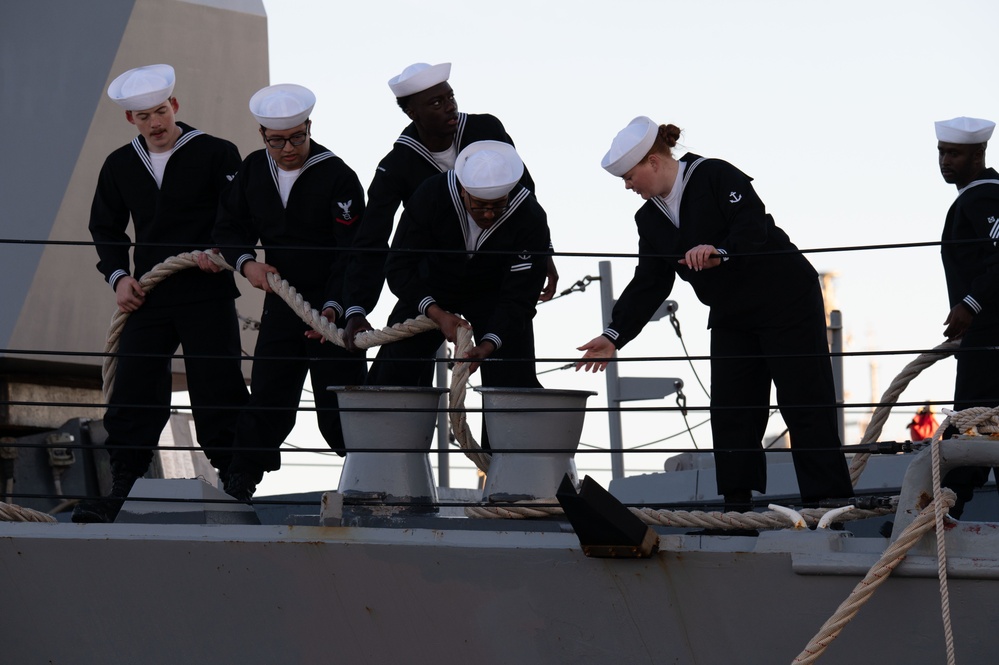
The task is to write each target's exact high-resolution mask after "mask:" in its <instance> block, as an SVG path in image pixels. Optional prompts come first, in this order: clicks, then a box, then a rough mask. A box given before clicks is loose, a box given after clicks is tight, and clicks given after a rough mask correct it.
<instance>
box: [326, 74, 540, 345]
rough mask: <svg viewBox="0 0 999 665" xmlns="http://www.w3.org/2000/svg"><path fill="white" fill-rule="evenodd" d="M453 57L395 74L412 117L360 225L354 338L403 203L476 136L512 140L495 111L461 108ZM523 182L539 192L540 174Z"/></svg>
mask: <svg viewBox="0 0 999 665" xmlns="http://www.w3.org/2000/svg"><path fill="white" fill-rule="evenodd" d="M450 74H451V63H442V64H439V65H428V64H426V63H416V64H413V65H410V66H409V67H407V68H406V69H405V70H403V72H402V73H401V74H399V75H398V76H395V77H393V78H392V79H391V80H389V82H388V85H389V88H390V89H391V90H392V93H393V94H394V95H395V96H396V101H397V102H398V104H399V106H400V107H401V108H402V110H403V111H404V112H405V113H406V115H407V116H409V118H410V119H411V120H412V123H410V124H409V126H407V127H406V128H405V129H404V130H403V132H402V134H401V135H400V136H399V138H398V139H396V142H395V144H394V145H393V146H392V150H391V152H389V153H388V154H387V155H386V156H385V157H384V158H382V160H381V162H380V163H379V164H378V168H377V169H376V170H375V176H374V178H373V179H372V180H371V185H370V186H369V187H368V206H367V211H366V213H365V216H364V221H363V223H362V224H361V225H360V228H359V229H358V230H357V236H356V237H355V239H354V246H355V247H358V248H361V249H364V250H366V251H362V252H356V253H354V254H353V255H352V256H351V258H350V261H349V263H348V267H347V285H346V294H345V298H346V301H347V302H346V304H347V311H346V315H347V327H346V330H345V335H344V337H345V338H346V339H347V342H348V346H352V345H353V340H354V336H355V335H356V334H357V333H358V332H361V331H364V330H370V329H371V325H370V324H369V323H368V320H367V315H368V314H370V313H371V311H372V310H373V309H374V307H375V304H376V303H377V302H378V297H379V295H380V294H381V291H382V286H383V284H384V283H385V276H384V267H385V256H386V255H385V253H383V252H379V251H374V250H380V249H382V250H387V249H388V245H389V237H390V236H391V235H392V225H393V221H394V219H395V214H396V211H397V210H398V209H399V204H400V203H401V204H402V205H403V206H406V205H408V204H409V199H410V197H411V196H412V195H413V192H415V191H416V189H417V187H419V186H420V184H421V183H422V182H423V181H424V180H426V179H427V178H429V177H431V176H433V175H436V174H439V173H443V172H445V171H448V170H450V169H452V168H454V163H455V158H456V157H457V155H458V153H459V152H460V151H461V150H463V149H464V148H465V147H467V146H468V145H469V144H471V143H474V142H476V141H485V140H492V141H503V142H504V143H509V144H510V145H513V140H512V139H511V138H510V136H509V135H508V134H507V133H506V130H505V129H504V128H503V124H502V123H501V122H500V121H499V120H498V119H497V118H495V117H493V116H491V115H484V114H483V115H471V114H467V113H460V112H459V111H458V105H457V102H455V99H454V92H453V91H452V89H451V86H450V84H449V83H448V77H449V76H450ZM520 184H521V185H523V186H524V187H525V188H526V189H528V190H529V191H531V192H532V193H534V192H535V187H534V181H533V180H532V179H531V176H530V173H528V171H527V169H524V175H523V178H522V180H521V183H520ZM557 284H558V273H557V272H556V270H555V264H554V262H553V261H551V260H550V259H549V260H548V281H547V284H546V285H545V288H544V291H543V293H542V296H541V299H542V300H549V299H551V297H552V296H553V295H554V294H555V288H556V286H557Z"/></svg>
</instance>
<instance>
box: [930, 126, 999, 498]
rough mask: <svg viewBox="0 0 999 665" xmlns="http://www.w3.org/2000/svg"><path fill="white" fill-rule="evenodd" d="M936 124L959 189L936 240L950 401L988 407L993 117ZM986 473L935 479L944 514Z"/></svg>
mask: <svg viewBox="0 0 999 665" xmlns="http://www.w3.org/2000/svg"><path fill="white" fill-rule="evenodd" d="M935 126H936V136H937V151H938V153H939V162H940V173H941V175H942V176H943V179H944V181H946V182H947V183H949V184H952V185H954V186H955V187H957V191H958V194H957V199H956V200H955V201H954V203H953V204H952V205H951V207H950V210H948V211H947V220H946V221H945V222H944V229H943V237H942V238H941V240H942V244H941V246H940V255H941V258H942V259H943V267H944V274H945V275H946V277H947V294H948V296H949V299H950V307H951V309H950V313H949V314H948V315H947V319H946V321H945V322H944V323H945V325H946V326H947V327H946V329H945V330H944V335H945V336H946V337H947V339H949V340H953V339H960V340H961V347H960V351H958V352H957V353H956V354H955V357H956V359H957V378H956V381H955V384H954V408H955V409H956V410H958V411H960V410H962V409H968V408H971V407H973V406H985V407H995V406H999V353H996V347H997V346H999V248H997V246H996V243H997V238H999V173H996V171H995V169H991V168H986V166H985V149H986V146H987V143H988V140H989V139H990V138H992V132H993V130H994V129H995V123H994V122H992V121H990V120H982V119H980V118H967V117H960V118H953V119H951V120H943V121H940V122H937V123H935ZM975 240H979V241H980V242H973V241H975ZM969 241H972V242H969ZM950 433H957V432H956V430H952V431H951V432H950ZM988 477H989V468H988V467H962V468H958V469H953V470H951V471H950V472H949V473H947V475H946V476H944V479H943V481H942V483H941V484H942V485H943V486H944V487H949V488H951V489H953V490H954V491H955V493H956V494H957V503H956V504H955V505H954V507H953V508H951V510H950V514H951V516H953V517H955V518H959V517H960V516H961V514H962V513H963V512H964V504H965V503H966V502H967V501H970V500H971V498H972V495H973V494H974V488H975V487H981V486H982V485H984V484H985V482H986V481H987V480H988ZM997 477H999V471H997Z"/></svg>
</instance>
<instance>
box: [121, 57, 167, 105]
mask: <svg viewBox="0 0 999 665" xmlns="http://www.w3.org/2000/svg"><path fill="white" fill-rule="evenodd" d="M176 82H177V76H176V74H175V73H174V71H173V67H171V66H170V65H148V66H146V67H136V68H135V69H130V70H128V71H127V72H125V73H124V74H122V75H121V76H119V77H118V78H116V79H115V80H113V81H111V85H109V86H108V97H110V98H111V101H113V102H114V103H115V104H117V105H118V106H120V107H122V108H123V109H125V110H126V111H142V110H144V109H151V108H153V107H154V106H159V105H160V104H162V103H163V102H165V101H166V100H168V99H170V95H172V94H173V86H174V84H175V83H176Z"/></svg>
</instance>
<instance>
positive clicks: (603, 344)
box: [576, 335, 616, 372]
mask: <svg viewBox="0 0 999 665" xmlns="http://www.w3.org/2000/svg"><path fill="white" fill-rule="evenodd" d="M576 350H577V351H585V353H584V354H583V359H582V360H580V361H579V362H578V363H576V371H577V372H578V371H579V370H583V371H586V372H602V371H604V370H605V369H607V363H608V362H609V361H610V359H611V358H613V357H614V352H615V350H616V349H615V348H614V342H612V341H610V340H609V339H607V338H606V337H604V336H603V335H600V336H598V337H594V338H593V339H591V340H590V341H589V342H587V343H586V344H584V345H582V346H578V347H576Z"/></svg>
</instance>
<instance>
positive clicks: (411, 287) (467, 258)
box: [368, 141, 551, 388]
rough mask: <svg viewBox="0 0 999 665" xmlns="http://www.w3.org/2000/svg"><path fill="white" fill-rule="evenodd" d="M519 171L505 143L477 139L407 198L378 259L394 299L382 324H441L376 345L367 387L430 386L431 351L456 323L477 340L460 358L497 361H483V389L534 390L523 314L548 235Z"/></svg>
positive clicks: (530, 310)
mask: <svg viewBox="0 0 999 665" xmlns="http://www.w3.org/2000/svg"><path fill="white" fill-rule="evenodd" d="M523 170H524V166H523V162H522V161H521V160H520V157H519V156H518V155H517V151H516V150H515V149H514V148H513V146H511V145H510V144H508V143H505V142H501V141H478V142H476V143H473V144H471V145H469V146H468V147H466V148H465V149H464V150H462V151H461V153H459V154H458V156H457V159H456V161H455V168H454V170H453V171H448V172H446V173H442V174H439V175H436V176H433V177H431V178H428V179H427V180H426V181H425V182H424V183H423V184H422V185H420V187H419V188H418V189H417V191H416V192H415V193H414V194H413V196H412V198H411V199H410V202H409V204H408V205H407V206H406V209H405V211H404V212H403V214H402V219H401V220H400V222H399V228H398V230H397V231H396V234H395V238H394V239H393V241H392V250H393V251H392V252H391V253H390V255H389V259H388V261H387V263H386V273H387V279H388V285H389V288H390V289H391V290H392V293H394V294H395V295H396V296H397V297H398V298H399V301H398V303H397V304H396V306H395V309H393V310H392V314H391V315H390V316H389V323H390V324H393V323H397V322H400V321H404V320H405V319H407V318H411V317H415V316H417V315H418V314H424V315H426V316H428V317H430V318H431V319H432V320H433V321H434V322H436V323H437V324H438V326H440V330H439V331H438V330H432V331H428V332H423V333H420V334H418V335H415V336H413V337H410V338H408V339H404V340H402V341H398V342H393V343H391V344H386V345H383V346H382V347H380V349H379V352H378V357H377V358H376V359H375V362H374V363H373V364H372V367H371V373H370V375H369V377H368V383H369V384H371V385H402V386H429V385H431V381H432V379H433V367H434V362H433V359H434V354H435V351H436V350H437V348H438V347H439V346H440V344H441V342H442V341H443V340H444V339H445V338H447V339H448V340H449V341H452V342H453V341H455V335H456V331H457V328H458V327H463V328H471V329H472V330H473V331H474V336H475V341H476V345H475V346H474V347H473V348H472V350H471V351H470V352H469V353H468V355H467V357H469V358H473V359H476V360H483V359H486V358H493V359H501V360H503V362H495V363H493V362H489V363H483V364H482V384H483V385H486V386H497V387H522V388H537V387H540V383H539V382H538V379H537V373H536V371H535V363H534V355H533V354H534V344H533V340H534V336H533V333H532V331H533V325H532V319H533V317H534V314H535V307H536V303H537V298H538V292H539V290H540V289H541V286H542V285H543V283H544V281H545V271H546V264H547V260H546V256H545V254H546V249H547V248H548V247H549V243H550V240H551V239H550V236H549V231H548V221H547V217H546V215H545V211H544V210H543V209H542V208H541V206H540V205H539V204H538V202H537V199H535V198H534V196H533V195H532V194H531V192H530V191H528V190H527V189H526V188H525V187H524V186H523V185H522V184H521V183H522V182H523V181H522V176H523ZM396 250H400V251H396ZM440 250H443V251H440ZM480 252H483V253H480ZM409 359H420V360H422V361H423V362H413V361H412V360H409ZM477 366H478V363H474V364H473V365H472V371H475V369H476V368H477Z"/></svg>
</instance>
